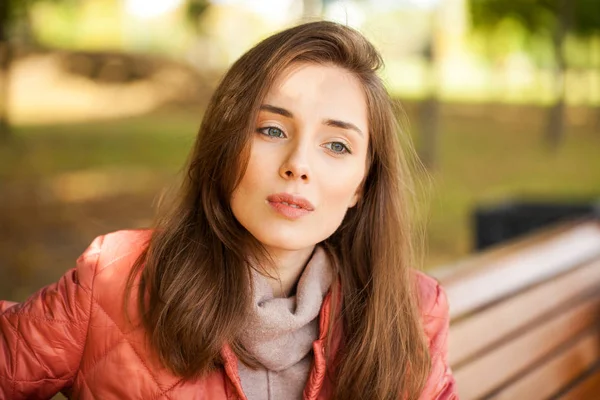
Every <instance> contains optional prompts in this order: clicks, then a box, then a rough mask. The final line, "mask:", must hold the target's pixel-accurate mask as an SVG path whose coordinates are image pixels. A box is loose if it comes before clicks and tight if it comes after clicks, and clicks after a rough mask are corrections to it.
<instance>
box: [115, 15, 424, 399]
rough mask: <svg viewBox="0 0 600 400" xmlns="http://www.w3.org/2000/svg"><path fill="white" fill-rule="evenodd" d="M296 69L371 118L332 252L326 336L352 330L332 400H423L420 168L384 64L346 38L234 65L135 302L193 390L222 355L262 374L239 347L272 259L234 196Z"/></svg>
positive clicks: (310, 26) (293, 43)
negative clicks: (264, 120) (336, 82)
mask: <svg viewBox="0 0 600 400" xmlns="http://www.w3.org/2000/svg"><path fill="white" fill-rule="evenodd" d="M297 62H305V63H306V62H308V63H317V64H321V65H335V66H338V67H341V68H344V69H346V70H347V71H349V72H351V73H352V74H354V75H355V76H356V77H357V78H358V79H359V81H360V82H361V83H362V86H363V88H364V92H365V94H366V99H367V107H368V120H369V128H370V132H369V135H370V143H369V152H368V160H367V162H368V169H367V173H366V176H365V179H364V182H363V193H362V196H361V199H360V200H359V202H358V204H357V205H356V206H355V207H353V208H351V209H350V210H348V212H347V214H346V216H345V218H344V220H343V222H342V224H341V225H340V227H339V228H338V229H337V230H336V232H335V233H334V234H333V235H332V236H330V237H329V238H327V239H325V240H324V241H323V243H322V245H323V247H324V248H325V249H326V251H327V253H328V255H329V258H330V259H331V262H332V265H333V268H334V271H335V272H336V274H337V276H338V277H339V278H338V279H336V280H334V283H333V285H332V289H331V290H332V292H333V294H334V295H333V296H332V298H333V299H335V298H338V295H339V293H341V296H339V298H340V299H341V302H340V303H339V304H338V303H337V302H335V301H334V302H333V304H334V306H333V307H337V311H339V312H337V313H332V315H339V317H338V318H337V319H335V318H332V319H331V322H330V324H331V325H330V329H329V331H328V332H334V329H333V327H334V326H340V325H337V324H341V326H342V329H341V331H342V332H343V337H342V348H341V349H340V351H338V352H337V355H336V356H335V359H334V360H333V359H331V357H332V355H331V354H329V352H327V365H328V373H329V376H330V378H331V379H332V382H333V385H334V391H333V398H334V399H344V400H345V399H350V398H359V399H378V400H379V399H397V398H398V396H399V395H401V396H402V397H403V398H406V399H416V398H418V397H419V394H420V393H421V391H422V389H423V386H424V383H425V380H426V377H427V375H428V374H429V369H430V356H429V354H428V349H427V344H426V339H425V336H424V333H423V329H422V324H421V317H420V312H419V307H418V296H417V293H416V287H415V274H414V273H412V272H411V267H414V266H415V263H416V262H417V261H418V260H419V257H417V255H418V252H417V251H416V249H418V248H420V246H418V240H415V239H417V238H419V237H420V235H418V233H419V230H418V229H415V226H416V224H415V223H414V220H415V218H413V217H414V208H413V207H412V206H411V205H412V204H414V202H411V199H413V198H414V194H415V192H414V190H413V188H414V185H413V183H412V180H411V178H412V175H413V173H412V172H411V171H414V170H413V167H414V165H417V166H418V165H419V164H418V163H413V161H414V160H416V157H414V150H413V148H412V146H411V144H410V140H409V139H408V138H407V137H406V134H405V133H404V132H403V131H402V130H401V129H400V128H399V124H398V114H397V112H398V110H397V109H396V106H395V105H394V103H393V101H392V100H391V99H390V97H389V95H388V93H387V91H386V89H385V87H384V84H383V82H382V80H381V79H380V78H379V77H378V74H377V72H378V70H379V69H380V68H381V67H382V59H381V56H380V54H379V53H378V52H377V50H376V49H375V48H374V47H373V45H372V44H371V43H369V41H368V40H366V39H365V38H364V37H363V36H362V35H361V34H360V33H358V32H357V31H355V30H353V29H351V28H349V27H346V26H343V25H340V24H336V23H332V22H312V23H306V24H303V25H299V26H296V27H293V28H290V29H287V30H284V31H282V32H280V33H277V34H275V35H273V36H270V37H268V38H267V39H265V40H263V41H262V42H260V43H259V44H258V45H256V46H255V47H254V48H252V49H251V50H249V51H248V52H247V53H245V54H244V55H243V56H242V57H241V58H240V59H239V60H238V61H237V62H236V63H235V64H233V66H232V67H231V68H230V69H229V71H228V72H227V73H226V74H225V76H224V77H223V79H222V81H221V82H220V84H219V86H218V88H217V89H216V91H215V93H214V94H213V96H212V99H211V101H210V103H209V105H208V108H207V110H206V113H205V115H204V118H203V121H202V124H201V127H200V131H199V133H198V136H197V139H196V142H195V144H194V146H193V150H192V152H191V154H190V158H189V161H188V164H187V167H186V169H187V171H186V172H187V173H186V174H185V175H183V176H182V182H181V185H180V187H179V188H178V191H177V193H176V195H175V196H174V202H173V203H172V204H170V205H169V208H168V209H167V211H166V212H164V213H162V214H159V217H158V219H157V222H156V226H155V229H154V230H153V232H152V236H151V239H150V241H149V243H148V246H147V247H146V248H145V250H144V251H143V253H142V254H141V255H140V256H139V258H138V259H137V261H136V263H135V265H134V268H133V269H132V271H131V273H130V275H129V280H128V286H127V287H128V289H127V291H128V293H130V291H131V290H132V288H134V287H135V288H136V289H137V299H138V301H137V304H138V306H137V307H138V311H139V313H140V316H141V322H142V325H143V327H144V328H145V329H146V331H147V332H148V333H149V338H150V341H151V344H152V346H153V347H154V348H155V350H156V351H157V353H158V355H159V357H160V360H161V361H162V363H163V364H164V365H165V366H166V367H167V368H169V369H170V370H171V371H172V372H173V373H175V374H177V375H179V376H183V377H189V378H192V377H197V376H200V375H202V374H204V373H207V372H209V371H211V370H213V369H214V368H216V367H218V366H219V365H220V364H221V362H222V360H221V359H220V350H221V349H222V346H223V345H224V343H228V344H229V345H230V346H231V347H232V349H233V351H234V352H235V353H236V355H237V356H238V357H239V358H240V360H241V361H242V362H244V363H246V364H247V365H249V366H251V367H256V366H257V363H256V360H255V359H253V357H252V356H251V355H250V354H248V352H246V351H245V349H244V348H243V346H241V345H240V343H239V340H238V339H239V335H240V332H241V329H242V328H243V326H244V320H245V315H246V313H247V310H248V307H249V304H250V299H251V297H250V296H251V293H250V291H249V290H248V288H249V287H251V268H252V263H251V261H252V259H253V258H252V257H253V255H256V254H259V253H260V254H264V253H265V251H264V248H263V247H262V246H261V244H260V243H259V242H258V241H257V240H256V239H255V238H254V237H253V236H252V235H251V234H250V233H249V232H248V231H247V230H246V229H245V228H244V227H243V226H241V224H240V223H239V222H238V221H237V220H236V218H235V217H234V215H233V213H232V210H231V207H230V198H231V194H232V192H233V191H234V188H235V187H236V185H237V184H238V183H239V181H240V179H241V177H242V176H243V174H244V172H245V168H246V165H247V162H248V155H249V150H250V145H251V138H252V136H251V135H252V132H253V126H254V124H255V123H256V118H257V115H258V110H259V107H260V104H261V102H262V100H263V98H264V96H265V95H266V93H267V91H268V90H269V88H270V86H271V85H272V84H273V82H274V80H275V78H276V77H277V76H278V75H279V74H280V73H281V72H282V71H284V70H285V69H286V68H287V67H288V66H289V65H290V64H292V63H297ZM413 164H414V165H413ZM415 244H417V246H416V245H415ZM138 278H139V285H138V284H136V282H137V280H138ZM126 298H128V296H126ZM329 336H330V337H329V339H331V335H329ZM329 347H330V346H327V348H329ZM332 365H335V368H332V367H331V366H332ZM333 369H335V370H333Z"/></svg>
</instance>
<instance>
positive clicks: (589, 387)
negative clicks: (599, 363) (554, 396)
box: [560, 368, 600, 400]
mask: <svg viewBox="0 0 600 400" xmlns="http://www.w3.org/2000/svg"><path fill="white" fill-rule="evenodd" d="M598 397H600V368H596V371H595V372H594V373H592V374H591V375H590V376H588V377H587V378H585V379H584V380H583V381H582V382H580V383H579V384H578V385H577V386H575V387H574V388H573V389H571V390H570V391H568V392H567V393H566V394H565V395H563V396H561V397H560V400H597V399H598Z"/></svg>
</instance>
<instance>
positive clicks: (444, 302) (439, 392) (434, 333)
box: [420, 278, 458, 400]
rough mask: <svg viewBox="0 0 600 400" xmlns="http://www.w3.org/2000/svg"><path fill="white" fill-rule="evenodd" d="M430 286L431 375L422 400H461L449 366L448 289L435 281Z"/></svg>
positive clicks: (427, 320)
mask: <svg viewBox="0 0 600 400" xmlns="http://www.w3.org/2000/svg"><path fill="white" fill-rule="evenodd" d="M428 279H429V280H430V282H432V284H430V285H427V286H428V287H427V288H426V289H425V292H428V293H426V294H425V297H426V298H427V301H425V303H427V306H426V310H429V311H426V312H425V313H424V315H423V322H424V327H425V333H426V335H427V339H428V342H429V352H430V355H431V363H432V365H431V373H430V375H429V378H428V379H427V383H426V384H425V390H424V391H423V393H422V395H421V397H420V399H421V400H458V394H457V389H456V383H455V381H454V377H453V376H452V371H451V369H450V366H449V365H448V330H449V324H450V314H449V309H448V299H447V297H446V293H445V292H444V289H443V288H442V287H441V286H440V285H439V284H438V283H437V282H435V281H434V280H433V279H432V278H428Z"/></svg>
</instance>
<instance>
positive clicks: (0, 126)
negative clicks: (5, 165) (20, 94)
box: [0, 0, 12, 142]
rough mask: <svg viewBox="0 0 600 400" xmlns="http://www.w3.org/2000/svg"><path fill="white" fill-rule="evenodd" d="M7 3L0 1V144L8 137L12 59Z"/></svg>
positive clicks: (5, 0)
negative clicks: (9, 80)
mask: <svg viewBox="0 0 600 400" xmlns="http://www.w3.org/2000/svg"><path fill="white" fill-rule="evenodd" d="M8 11H9V10H8V1H7V0H0V142H6V141H7V140H8V138H9V137H10V126H9V123H8V89H9V82H8V79H9V71H10V63H11V59H12V52H11V48H10V43H9V42H8V32H7V30H8Z"/></svg>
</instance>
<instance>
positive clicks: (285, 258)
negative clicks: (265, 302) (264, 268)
mask: <svg viewBox="0 0 600 400" xmlns="http://www.w3.org/2000/svg"><path fill="white" fill-rule="evenodd" d="M314 248H315V246H310V247H307V248H305V249H300V250H283V249H274V248H267V251H268V252H269V255H270V256H271V258H272V259H273V267H274V270H273V271H269V273H270V274H272V275H273V278H271V277H268V276H267V277H266V279H267V281H268V282H269V285H270V286H271V288H272V289H273V296H274V297H288V296H289V295H290V293H291V292H292V289H293V288H294V287H295V286H296V283H297V282H298V279H300V275H302V271H303V270H304V267H305V266H306V263H308V261H309V260H310V257H311V255H312V253H313V250H314ZM278 278H279V279H278Z"/></svg>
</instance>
